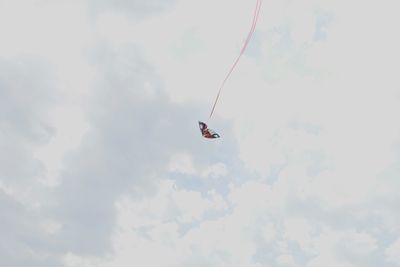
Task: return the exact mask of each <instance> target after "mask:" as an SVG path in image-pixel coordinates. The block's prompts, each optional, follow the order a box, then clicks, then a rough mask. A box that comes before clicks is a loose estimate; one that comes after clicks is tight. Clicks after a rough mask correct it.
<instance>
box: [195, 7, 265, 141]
mask: <svg viewBox="0 0 400 267" xmlns="http://www.w3.org/2000/svg"><path fill="white" fill-rule="evenodd" d="M262 1H263V0H257V2H256V7H255V9H254V14H253V21H252V24H251V28H250V31H249V33H248V34H247V37H246V40H245V42H244V44H243V47H242V49H241V50H240V53H239V55H238V57H237V58H236V60H235V61H234V63H233V65H232V66H231V68H230V69H229V71H228V73H227V74H226V76H225V78H224V79H223V80H222V83H221V85H220V87H219V89H218V93H217V96H216V97H215V100H214V103H213V105H212V109H211V112H210V116H209V119H211V118H212V116H213V114H214V111H215V107H216V106H217V103H218V100H219V97H220V95H221V92H222V88H223V87H224V86H225V83H226V81H227V80H228V79H229V77H230V76H231V74H232V72H233V70H234V69H235V68H236V65H237V64H238V63H239V60H240V58H241V57H242V55H243V54H244V52H245V51H246V48H247V45H248V44H249V42H250V40H251V37H252V36H253V34H254V32H255V29H256V25H257V21H258V16H259V14H260V10H261V4H262ZM199 125H200V130H201V134H202V135H203V136H204V137H206V138H218V137H219V135H218V134H217V133H215V132H213V131H211V130H210V129H208V127H207V124H205V123H204V122H199ZM209 131H211V132H212V133H213V135H216V136H217V137H212V136H213V135H209V134H208V132H209ZM205 133H206V134H205ZM209 136H211V137H209Z"/></svg>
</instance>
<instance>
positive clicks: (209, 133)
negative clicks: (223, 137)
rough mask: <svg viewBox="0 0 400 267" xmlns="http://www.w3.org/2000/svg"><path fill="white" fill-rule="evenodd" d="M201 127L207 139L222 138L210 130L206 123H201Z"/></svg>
mask: <svg viewBox="0 0 400 267" xmlns="http://www.w3.org/2000/svg"><path fill="white" fill-rule="evenodd" d="M199 127H200V131H201V134H202V135H203V137H205V138H209V139H214V138H219V137H220V136H219V134H217V133H216V132H214V131H213V130H211V129H209V128H208V127H207V124H205V123H204V122H201V121H199Z"/></svg>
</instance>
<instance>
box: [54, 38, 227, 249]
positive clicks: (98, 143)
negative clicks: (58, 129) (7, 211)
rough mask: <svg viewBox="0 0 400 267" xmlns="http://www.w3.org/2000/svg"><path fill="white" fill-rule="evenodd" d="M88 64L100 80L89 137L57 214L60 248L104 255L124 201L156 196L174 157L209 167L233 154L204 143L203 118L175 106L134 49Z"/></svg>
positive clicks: (99, 55) (105, 51)
mask: <svg viewBox="0 0 400 267" xmlns="http://www.w3.org/2000/svg"><path fill="white" fill-rule="evenodd" d="M91 57H92V62H93V64H94V65H95V66H96V68H97V77H98V79H97V83H96V84H95V88H93V95H92V97H91V99H90V101H89V103H88V106H87V114H88V120H89V122H90V123H91V130H90V131H89V132H88V133H87V134H86V136H85V138H84V141H83V142H82V145H81V147H80V148H79V149H78V150H77V151H75V152H74V153H73V154H72V155H70V157H69V159H68V163H67V165H66V166H67V167H66V169H65V171H64V174H63V181H62V184H61V185H60V187H59V188H58V189H57V192H56V194H57V197H56V199H57V206H56V210H55V213H54V214H55V219H56V220H59V221H61V222H63V229H62V231H61V233H60V236H59V240H60V246H61V247H64V248H65V250H68V251H72V252H74V253H77V254H83V255H84V254H92V255H102V254H105V253H107V252H109V251H110V249H111V248H110V245H111V243H110V238H111V233H112V230H113V227H114V224H115V207H114V203H115V201H116V200H117V198H118V197H119V196H120V195H122V194H124V193H130V194H131V193H132V192H135V194H137V195H140V194H149V193H151V190H152V183H154V182H155V181H157V180H158V179H162V178H165V170H166V166H167V164H168V162H169V159H170V157H171V156H172V155H173V154H174V153H178V152H188V153H191V154H194V155H197V156H196V157H198V158H199V160H200V161H202V162H207V161H214V160H216V159H217V158H218V157H220V158H227V157H229V153H230V150H227V151H225V152H219V151H218V147H217V146H214V147H212V146H210V145H209V144H208V145H207V144H205V143H204V140H203V139H202V138H201V136H200V133H199V130H198V126H197V118H198V117H197V115H198V114H199V113H198V111H196V109H195V108H191V107H186V106H183V105H178V104H174V103H171V102H170V100H169V99H168V97H167V95H166V94H165V93H164V92H163V90H162V83H161V82H160V80H159V78H158V77H157V75H156V73H155V71H154V70H153V69H152V67H151V66H150V65H149V64H148V63H146V61H145V60H144V59H142V58H141V57H140V56H139V54H138V52H137V49H136V47H134V46H130V47H125V48H124V49H122V50H119V51H115V50H113V49H112V48H111V47H109V46H108V45H107V44H102V45H99V47H98V48H97V49H95V51H94V53H93V54H92V55H91ZM146 88H147V89H146ZM149 88H150V89H149ZM148 89H149V90H150V92H147V91H146V90H148ZM151 90H154V91H153V92H151ZM227 140H229V138H227ZM209 153H210V154H212V155H214V156H212V157H208V154H209Z"/></svg>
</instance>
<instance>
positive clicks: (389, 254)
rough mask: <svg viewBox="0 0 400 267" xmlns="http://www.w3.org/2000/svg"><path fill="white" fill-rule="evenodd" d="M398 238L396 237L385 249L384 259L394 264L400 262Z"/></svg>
mask: <svg viewBox="0 0 400 267" xmlns="http://www.w3.org/2000/svg"><path fill="white" fill-rule="evenodd" d="M399 251H400V239H397V240H396V241H395V242H393V243H392V244H391V245H390V246H389V247H388V248H386V250H385V256H386V261H387V262H390V263H394V264H400V256H399Z"/></svg>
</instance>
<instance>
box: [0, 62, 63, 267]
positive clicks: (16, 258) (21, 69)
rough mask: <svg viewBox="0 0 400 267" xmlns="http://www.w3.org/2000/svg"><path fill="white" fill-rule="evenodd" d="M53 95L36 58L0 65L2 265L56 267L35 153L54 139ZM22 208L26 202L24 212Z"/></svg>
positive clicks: (51, 77)
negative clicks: (45, 224)
mask: <svg viewBox="0 0 400 267" xmlns="http://www.w3.org/2000/svg"><path fill="white" fill-rule="evenodd" d="M55 95H56V90H55V76H54V75H53V73H52V71H51V68H50V66H49V65H48V64H47V63H46V62H44V61H42V60H41V59H39V58H29V57H25V58H21V57H15V58H12V59H9V60H0V182H1V184H2V186H3V187H4V188H7V189H6V191H9V192H8V193H5V192H6V191H3V190H2V189H0V210H1V220H0V235H1V239H0V265H1V266H10V267H14V266H16V267H17V266H21V267H22V266H27V265H29V266H57V264H56V262H55V261H54V258H52V257H48V256H47V253H48V248H50V246H49V244H47V243H46V242H47V241H46V240H45V239H44V238H43V231H42V229H41V224H40V222H41V220H42V219H45V218H44V217H42V214H40V211H39V210H36V209H35V208H34V206H35V205H36V204H38V205H41V204H43V203H44V202H43V197H44V195H45V193H44V192H45V188H44V187H43V185H42V184H41V183H40V180H41V179H43V178H44V176H45V175H46V174H45V171H44V166H43V164H42V163H41V162H40V161H39V160H38V159H35V157H34V154H33V150H34V148H37V147H39V146H41V145H43V144H46V143H47V142H48V141H49V140H50V138H51V137H52V136H53V134H54V131H53V130H52V126H51V123H50V122H49V121H48V118H47V112H49V111H51V108H52V106H53V104H54V99H55ZM22 203H29V205H30V207H26V206H25V205H24V204H22Z"/></svg>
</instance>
